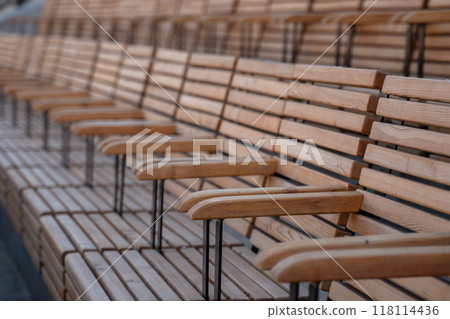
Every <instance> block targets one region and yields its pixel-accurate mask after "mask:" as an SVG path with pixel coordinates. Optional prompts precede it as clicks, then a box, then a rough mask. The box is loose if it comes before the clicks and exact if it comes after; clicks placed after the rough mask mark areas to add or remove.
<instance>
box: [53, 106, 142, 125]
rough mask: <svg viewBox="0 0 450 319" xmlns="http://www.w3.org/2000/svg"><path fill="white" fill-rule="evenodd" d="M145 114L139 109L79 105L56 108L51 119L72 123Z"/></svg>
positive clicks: (127, 117)
mask: <svg viewBox="0 0 450 319" xmlns="http://www.w3.org/2000/svg"><path fill="white" fill-rule="evenodd" d="M143 116H144V114H143V113H142V110H139V109H125V108H115V107H111V108H107V107H103V108H95V107H92V108H91V107H84V108H83V107H77V108H64V109H62V110H59V109H56V110H53V111H51V112H50V114H49V117H50V119H51V120H53V121H55V122H58V123H70V122H78V121H88V120H116V119H141V118H143Z"/></svg>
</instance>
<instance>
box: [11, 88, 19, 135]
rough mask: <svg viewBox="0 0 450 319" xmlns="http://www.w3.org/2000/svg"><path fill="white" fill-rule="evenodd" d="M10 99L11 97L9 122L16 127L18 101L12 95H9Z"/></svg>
mask: <svg viewBox="0 0 450 319" xmlns="http://www.w3.org/2000/svg"><path fill="white" fill-rule="evenodd" d="M10 99H11V124H12V126H14V127H16V126H17V113H18V112H19V110H18V102H17V99H16V97H15V96H14V95H11V97H10Z"/></svg>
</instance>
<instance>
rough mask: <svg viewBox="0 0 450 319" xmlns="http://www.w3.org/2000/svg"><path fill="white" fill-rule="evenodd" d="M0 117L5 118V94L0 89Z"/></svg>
mask: <svg viewBox="0 0 450 319" xmlns="http://www.w3.org/2000/svg"><path fill="white" fill-rule="evenodd" d="M0 117H5V94H4V93H3V90H2V89H0Z"/></svg>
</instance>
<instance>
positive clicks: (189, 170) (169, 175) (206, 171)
mask: <svg viewBox="0 0 450 319" xmlns="http://www.w3.org/2000/svg"><path fill="white" fill-rule="evenodd" d="M245 160H246V159H245V158H237V159H236V165H230V164H229V160H228V159H224V160H222V159H218V160H217V159H209V160H206V161H205V160H203V161H202V163H201V164H200V165H195V164H194V162H193V160H192V159H191V158H188V159H185V161H184V162H178V161H177V162H173V161H171V162H169V163H167V164H166V165H165V166H163V167H161V168H158V167H157V164H155V163H150V164H149V165H153V170H152V171H153V174H148V173H147V172H148V167H145V168H144V170H143V171H139V172H137V174H136V176H137V177H138V179H140V180H163V179H182V178H202V177H203V178H206V177H224V176H249V175H273V174H274V173H275V169H276V166H277V164H278V161H277V160H273V159H265V162H266V165H262V164H259V163H258V162H256V161H250V163H248V165H243V162H244V161H245Z"/></svg>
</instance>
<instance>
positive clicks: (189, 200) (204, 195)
mask: <svg viewBox="0 0 450 319" xmlns="http://www.w3.org/2000/svg"><path fill="white" fill-rule="evenodd" d="M345 190H346V189H345V187H344V186H298V187H265V188H264V189H262V188H260V187H256V188H234V189H212V190H205V191H198V192H194V193H191V194H188V195H186V196H183V197H182V198H181V199H180V201H179V210H180V212H182V213H186V212H188V211H189V210H190V209H191V208H192V207H194V206H195V205H197V204H198V203H200V202H202V201H204V200H207V199H210V198H215V197H228V196H245V195H264V194H267V193H269V194H272V195H273V194H298V193H317V192H332V191H345Z"/></svg>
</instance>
